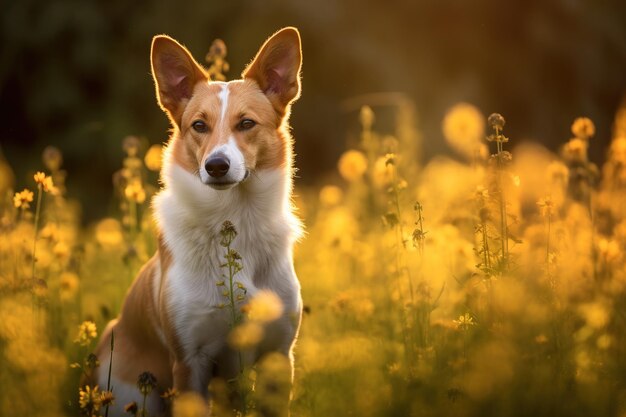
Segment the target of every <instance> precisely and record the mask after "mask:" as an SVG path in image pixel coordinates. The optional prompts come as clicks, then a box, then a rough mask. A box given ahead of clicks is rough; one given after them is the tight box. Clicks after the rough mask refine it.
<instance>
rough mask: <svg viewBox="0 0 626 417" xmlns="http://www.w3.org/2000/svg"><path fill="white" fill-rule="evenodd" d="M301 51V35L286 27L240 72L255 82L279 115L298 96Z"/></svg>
mask: <svg viewBox="0 0 626 417" xmlns="http://www.w3.org/2000/svg"><path fill="white" fill-rule="evenodd" d="M301 66H302V50H301V46H300V33H298V29H296V28H294V27H286V28H284V29H281V30H279V31H278V32H276V33H275V34H274V35H272V36H271V37H270V38H269V39H268V40H267V41H265V43H264V44H263V46H261V49H259V52H258V53H257V55H256V57H255V58H254V60H253V61H252V63H251V64H250V65H248V67H247V68H246V69H245V70H244V71H243V74H242V75H243V78H247V79H252V80H254V81H256V82H257V84H258V85H259V87H260V88H261V90H262V91H263V92H264V93H265V95H266V96H267V97H268V98H269V99H270V102H271V103H272V105H273V106H274V108H275V109H276V111H277V112H278V113H279V114H280V115H284V114H285V113H286V110H287V107H288V106H289V104H291V103H292V102H293V101H294V100H295V99H297V98H298V96H299V95H300V67H301Z"/></svg>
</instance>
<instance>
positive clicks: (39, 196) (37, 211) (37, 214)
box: [32, 184, 43, 278]
mask: <svg viewBox="0 0 626 417" xmlns="http://www.w3.org/2000/svg"><path fill="white" fill-rule="evenodd" d="M42 191H43V190H42V185H41V184H37V208H36V209H35V238H34V239H33V273H32V277H33V278H35V263H36V262H37V257H36V254H37V236H38V235H39V217H40V214H41V199H42V194H43V192H42Z"/></svg>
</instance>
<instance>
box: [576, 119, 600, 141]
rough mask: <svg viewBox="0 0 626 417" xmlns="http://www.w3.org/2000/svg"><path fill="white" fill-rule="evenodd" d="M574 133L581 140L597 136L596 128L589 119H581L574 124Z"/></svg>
mask: <svg viewBox="0 0 626 417" xmlns="http://www.w3.org/2000/svg"><path fill="white" fill-rule="evenodd" d="M572 133H573V134H574V136H576V137H577V138H580V139H584V140H588V139H589V138H591V137H592V136H593V135H595V134H596V127H595V125H594V124H593V121H592V120H591V119H590V118H588V117H579V118H577V119H576V120H574V123H572Z"/></svg>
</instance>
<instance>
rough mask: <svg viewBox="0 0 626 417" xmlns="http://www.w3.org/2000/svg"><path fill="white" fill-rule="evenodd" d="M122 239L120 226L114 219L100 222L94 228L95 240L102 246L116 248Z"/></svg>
mask: <svg viewBox="0 0 626 417" xmlns="http://www.w3.org/2000/svg"><path fill="white" fill-rule="evenodd" d="M123 239H124V236H123V235H122V226H121V225H120V222H119V221H117V220H116V219H112V218H108V219H103V220H100V222H99V223H98V225H97V226H96V240H97V241H98V243H99V244H101V245H102V246H117V245H119V244H120V243H122V240H123Z"/></svg>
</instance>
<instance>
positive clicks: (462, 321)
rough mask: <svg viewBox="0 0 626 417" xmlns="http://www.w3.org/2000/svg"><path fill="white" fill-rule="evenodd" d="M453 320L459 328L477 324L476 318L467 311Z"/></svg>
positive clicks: (465, 328) (467, 327)
mask: <svg viewBox="0 0 626 417" xmlns="http://www.w3.org/2000/svg"><path fill="white" fill-rule="evenodd" d="M453 321H454V324H456V325H457V328H458V329H461V330H467V329H469V328H470V326H474V325H475V324H476V322H475V321H474V318H473V317H472V316H471V314H470V313H465V314H463V315H461V316H459V319H458V320H453Z"/></svg>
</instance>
